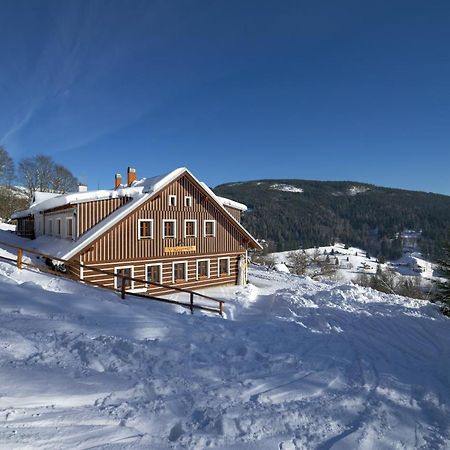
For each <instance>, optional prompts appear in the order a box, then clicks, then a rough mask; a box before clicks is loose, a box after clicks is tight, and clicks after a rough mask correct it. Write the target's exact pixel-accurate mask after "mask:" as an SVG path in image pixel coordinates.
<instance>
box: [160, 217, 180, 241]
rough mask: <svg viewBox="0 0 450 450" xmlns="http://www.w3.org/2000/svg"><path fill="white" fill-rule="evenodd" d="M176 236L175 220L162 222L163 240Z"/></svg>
mask: <svg viewBox="0 0 450 450" xmlns="http://www.w3.org/2000/svg"><path fill="white" fill-rule="evenodd" d="M176 234H177V222H176V221H175V220H163V239H165V238H174V237H176Z"/></svg>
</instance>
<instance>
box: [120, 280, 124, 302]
mask: <svg viewBox="0 0 450 450" xmlns="http://www.w3.org/2000/svg"><path fill="white" fill-rule="evenodd" d="M119 279H120V280H122V286H120V291H121V294H122V295H121V296H122V300H125V277H120V278H119Z"/></svg>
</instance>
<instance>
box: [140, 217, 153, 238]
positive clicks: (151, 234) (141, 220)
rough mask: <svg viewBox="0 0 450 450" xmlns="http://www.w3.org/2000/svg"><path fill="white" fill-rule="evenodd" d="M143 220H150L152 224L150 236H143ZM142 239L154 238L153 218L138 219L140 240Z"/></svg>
mask: <svg viewBox="0 0 450 450" xmlns="http://www.w3.org/2000/svg"><path fill="white" fill-rule="evenodd" d="M141 222H150V223H151V224H152V225H151V230H150V231H151V233H150V236H141ZM141 239H153V219H138V240H141Z"/></svg>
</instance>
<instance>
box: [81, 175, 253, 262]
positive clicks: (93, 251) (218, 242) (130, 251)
mask: <svg viewBox="0 0 450 450" xmlns="http://www.w3.org/2000/svg"><path fill="white" fill-rule="evenodd" d="M169 195H176V197H177V204H176V206H170V205H169ZM185 196H190V197H192V206H191V207H185V206H184V197H185ZM86 211H87V214H90V215H93V214H94V216H95V213H94V212H93V211H92V206H87V207H86ZM85 214H86V213H85ZM81 216H82V214H80V216H79V217H80V219H81ZM95 217H97V218H98V217H99V216H95ZM138 219H153V227H154V229H153V238H151V239H141V240H138V229H137V227H138ZM164 219H166V220H167V219H172V220H176V222H177V227H176V228H177V229H176V237H175V238H166V239H163V238H162V226H163V220H164ZM186 219H196V220H197V237H188V238H184V237H183V232H184V220H186ZM205 220H215V221H216V236H215V237H203V226H204V225H203V224H204V221H205ZM85 221H86V222H88V223H93V222H95V220H93V219H90V220H88V219H85ZM81 229H84V228H83V223H81ZM177 246H195V248H196V249H195V252H192V253H182V252H175V253H170V254H169V253H167V252H165V248H166V247H177ZM246 248H247V241H246V238H245V237H244V236H243V235H242V232H241V231H240V230H239V229H238V228H237V225H236V224H233V221H232V219H230V218H229V217H228V216H227V215H226V214H224V212H223V211H222V210H221V209H219V208H218V207H217V206H216V205H215V204H214V203H213V202H212V201H210V200H209V198H208V196H206V195H205V194H204V193H203V192H202V191H201V190H200V189H199V188H198V187H197V186H196V185H195V182H194V181H193V180H192V179H191V177H189V176H188V175H187V174H185V175H183V176H181V177H180V178H178V179H177V180H175V181H173V182H172V183H171V184H170V185H169V186H167V187H166V188H165V189H163V190H162V191H161V192H159V194H158V195H157V196H156V197H154V198H152V199H150V200H148V201H147V202H145V203H144V204H143V205H142V206H141V207H139V208H138V209H137V210H136V211H134V212H132V213H131V214H130V215H129V216H127V217H126V218H125V219H123V220H122V221H121V222H119V223H118V224H116V225H115V226H114V227H113V228H111V229H110V230H109V231H107V232H106V233H105V234H103V235H102V236H101V237H100V238H98V239H97V240H96V241H94V242H93V244H92V245H91V246H90V247H89V248H88V249H86V250H85V251H84V252H83V253H82V255H81V260H82V261H83V262H84V263H86V264H88V265H89V264H91V263H98V262H111V261H126V260H150V259H154V258H161V257H163V258H164V257H166V258H171V259H173V258H176V257H189V256H192V255H196V256H199V255H210V254H223V253H240V254H242V253H244V252H245V250H246Z"/></svg>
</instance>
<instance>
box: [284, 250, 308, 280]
mask: <svg viewBox="0 0 450 450" xmlns="http://www.w3.org/2000/svg"><path fill="white" fill-rule="evenodd" d="M288 262H289V265H290V266H291V267H292V271H293V273H295V274H297V275H305V273H306V269H307V268H308V267H309V266H310V265H311V261H310V259H309V257H308V255H307V254H306V253H304V252H300V251H294V252H290V253H289V255H288Z"/></svg>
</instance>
